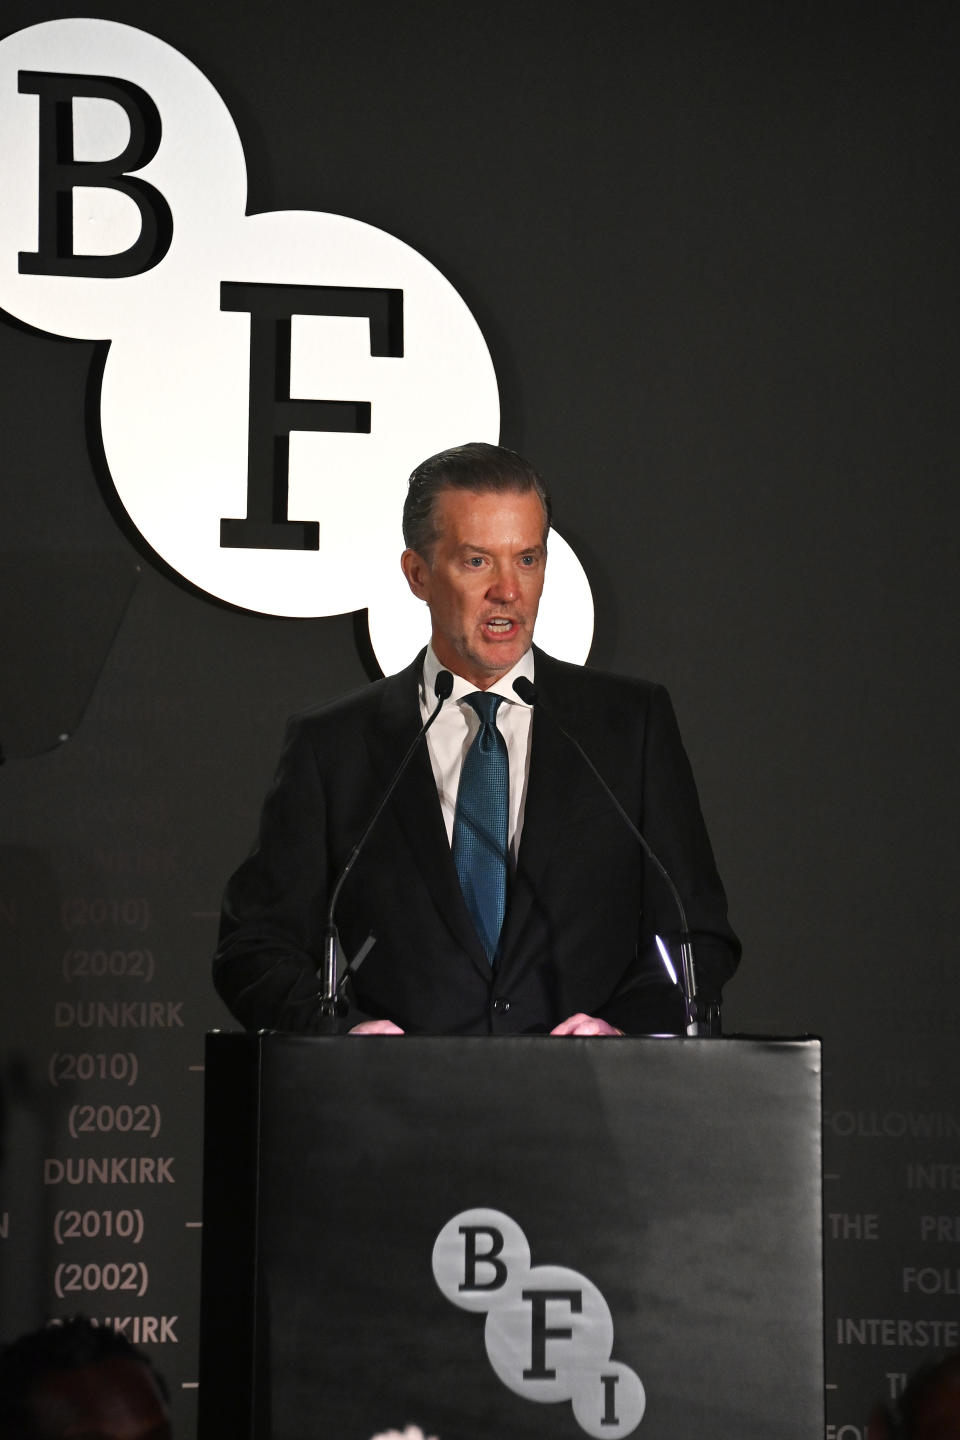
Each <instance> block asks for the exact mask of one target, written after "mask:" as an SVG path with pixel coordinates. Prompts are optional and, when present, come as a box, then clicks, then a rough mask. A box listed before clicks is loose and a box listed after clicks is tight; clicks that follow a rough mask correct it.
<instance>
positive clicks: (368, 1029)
mask: <svg viewBox="0 0 960 1440" xmlns="http://www.w3.org/2000/svg"><path fill="white" fill-rule="evenodd" d="M347 1034H348V1035H402V1034H403V1031H402V1030H401V1029H400V1026H399V1025H394V1023H393V1021H392V1020H363V1021H361V1023H360V1024H359V1025H354V1027H353V1029H352V1030H348V1031H347Z"/></svg>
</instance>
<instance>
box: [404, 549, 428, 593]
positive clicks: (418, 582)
mask: <svg viewBox="0 0 960 1440" xmlns="http://www.w3.org/2000/svg"><path fill="white" fill-rule="evenodd" d="M400 568H401V570H402V571H403V573H404V575H405V576H406V577H407V584H408V585H409V586H410V589H411V590H412V591H413V593H414V595H416V597H417V599H418V600H424V601H427V602H428V603H429V599H430V566H429V565H428V564H427V562H426V560H424V558H423V556H422V555H418V553H417V551H416V550H404V552H403V554H402V555H401V556H400Z"/></svg>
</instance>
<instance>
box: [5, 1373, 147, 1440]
mask: <svg viewBox="0 0 960 1440" xmlns="http://www.w3.org/2000/svg"><path fill="white" fill-rule="evenodd" d="M29 1404H30V1410H31V1412H32V1415H33V1419H34V1423H35V1426H36V1432H37V1434H38V1435H40V1436H42V1437H43V1440H170V1436H171V1430H170V1418H169V1415H168V1413H167V1406H166V1402H165V1401H164V1399H163V1396H162V1395H161V1394H160V1391H159V1390H158V1388H157V1382H156V1381H155V1379H154V1378H153V1375H152V1373H151V1371H150V1370H149V1369H148V1368H147V1366H146V1365H144V1364H143V1363H142V1361H140V1360H136V1359H133V1358H127V1357H125V1356H112V1357H111V1358H110V1359H109V1360H100V1361H98V1362H97V1363H96V1364H94V1365H86V1366H84V1367H83V1368H82V1369H78V1370H61V1371H60V1372H59V1373H57V1374H53V1375H48V1376H47V1377H46V1378H45V1380H44V1381H43V1384H42V1386H41V1387H40V1388H39V1389H38V1390H37V1392H36V1393H35V1394H34V1395H32V1396H31V1399H30V1402H29Z"/></svg>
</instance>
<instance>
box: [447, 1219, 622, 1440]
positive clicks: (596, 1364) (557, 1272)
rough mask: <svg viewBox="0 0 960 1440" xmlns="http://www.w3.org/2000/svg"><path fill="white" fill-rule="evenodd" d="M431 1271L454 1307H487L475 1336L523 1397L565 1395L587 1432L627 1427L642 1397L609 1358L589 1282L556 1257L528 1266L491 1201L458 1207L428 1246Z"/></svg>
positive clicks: (602, 1315)
mask: <svg viewBox="0 0 960 1440" xmlns="http://www.w3.org/2000/svg"><path fill="white" fill-rule="evenodd" d="M433 1274H434V1278H435V1280H436V1282H437V1284H438V1286H439V1287H440V1289H441V1291H442V1292H443V1294H444V1295H445V1296H446V1297H447V1299H448V1300H452V1301H453V1303H454V1305H459V1306H460V1308H461V1309H462V1310H482V1311H486V1312H487V1320H486V1324H485V1326H484V1343H485V1345H486V1349H487V1356H488V1357H489V1360H490V1364H491V1365H492V1366H493V1369H494V1371H495V1372H496V1374H497V1375H498V1376H499V1378H500V1379H501V1380H502V1381H503V1383H504V1385H506V1386H508V1387H509V1389H511V1390H513V1391H514V1393H515V1394H517V1395H522V1396H523V1398H524V1399H525V1400H538V1401H544V1402H545V1401H557V1400H569V1401H570V1402H571V1403H572V1405H573V1413H574V1415H575V1417H576V1420H577V1424H578V1425H579V1426H580V1428H581V1430H585V1431H586V1433H587V1434H588V1435H598V1436H602V1435H611V1436H620V1435H629V1434H630V1432H631V1431H632V1430H634V1429H636V1427H637V1426H638V1425H639V1424H640V1421H641V1420H642V1419H643V1412H644V1408H645V1406H646V1397H645V1395H644V1391H643V1385H642V1384H641V1383H640V1379H639V1377H638V1376H637V1375H636V1374H635V1373H634V1371H633V1370H631V1369H630V1368H629V1367H628V1366H626V1365H622V1364H620V1363H619V1362H618V1361H616V1360H611V1358H610V1356H611V1353H612V1350H613V1320H612V1319H611V1316H610V1309H609V1307H608V1305H607V1302H606V1301H605V1300H604V1298H603V1296H602V1295H601V1294H600V1291H599V1290H598V1289H597V1287H596V1286H595V1285H594V1284H592V1283H591V1281H589V1280H588V1279H586V1277H585V1276H583V1275H578V1274H577V1272H576V1271H575V1270H567V1269H565V1268H563V1267H562V1266H559V1265H537V1266H534V1267H531V1264H530V1246H529V1245H528V1243H527V1237H526V1236H525V1235H524V1233H523V1231H522V1230H521V1229H520V1226H519V1225H518V1224H517V1223H516V1222H515V1221H514V1220H511V1219H510V1216H509V1215H504V1214H503V1213H502V1212H501V1211H500V1210H485V1209H477V1210H464V1211H463V1212H462V1214H460V1215H455V1216H454V1217H453V1219H452V1220H449V1221H448V1222H447V1224H446V1225H444V1227H443V1229H442V1230H441V1231H440V1234H439V1235H438V1236H437V1240H436V1243H435V1245H434V1247H433Z"/></svg>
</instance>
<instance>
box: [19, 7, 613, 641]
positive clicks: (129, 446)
mask: <svg viewBox="0 0 960 1440" xmlns="http://www.w3.org/2000/svg"><path fill="white" fill-rule="evenodd" d="M319 123H320V122H319V117H318V124H319ZM329 143H331V142H330V140H329V137H318V139H317V142H316V152H317V156H318V163H319V158H320V157H322V153H323V147H324V145H325V144H329ZM0 174H2V181H3V205H2V207H0V306H2V307H3V308H4V309H5V310H7V311H8V312H9V313H10V314H12V315H15V316H17V317H18V318H19V319H20V320H22V321H24V322H26V323H27V324H29V325H32V326H34V327H36V328H37V329H40V330H45V331H49V332H51V333H53V334H55V335H66V336H74V337H79V338H87V339H95V340H109V341H110V342H111V343H110V348H109V352H108V354H107V359H106V365H105V368H104V372H103V381H102V387H101V401H100V422H101V432H102V439H103V452H104V457H105V459H106V463H107V467H108V469H109V474H110V479H111V481H112V483H113V485H114V487H115V488H116V491H117V494H118V496H119V498H120V500H121V502H122V504H123V506H124V508H125V509H126V511H127V513H128V515H129V516H130V519H131V520H132V522H133V524H134V525H135V526H136V528H137V529H138V530H139V532H140V534H141V535H142V536H143V537H144V539H145V540H146V541H147V542H148V544H149V545H150V546H151V547H152V548H153V550H154V551H156V553H157V554H158V555H160V556H161V557H162V558H163V559H164V560H165V561H166V562H167V563H168V564H169V565H170V566H172V567H173V569H174V570H176V571H177V572H178V573H179V574H181V575H183V576H184V577H186V579H187V580H189V581H190V582H191V583H192V584H194V585H196V586H197V587H199V588H200V589H201V590H204V591H206V592H208V593H209V594H211V595H215V596H218V597H219V598H221V599H223V600H226V601H229V602H230V603H232V604H234V605H237V606H240V607H242V608H244V609H248V610H256V611H260V612H263V613H266V614H272V615H290V616H318V615H335V614H341V613H343V612H346V611H353V610H361V609H364V608H367V609H368V610H369V618H370V633H371V639H372V641H373V644H374V649H375V650H376V652H377V655H378V658H379V659H380V661H381V664H382V665H383V668H384V669H394V668H396V666H397V664H402V663H405V662H406V661H407V660H408V659H409V658H410V656H411V654H412V653H413V650H414V649H415V648H416V646H415V645H414V644H412V640H414V639H416V641H417V642H418V643H419V639H420V633H419V632H423V633H425V631H426V621H425V612H424V611H423V609H422V607H421V606H419V604H418V602H417V601H415V600H414V599H413V598H412V597H411V596H410V595H409V594H408V592H407V590H406V586H405V584H404V582H403V580H402V578H401V576H400V573H399V567H398V564H397V558H398V555H399V552H400V549H401V540H400V522H399V516H400V509H401V505H402V501H403V495H404V490H405V481H406V477H407V475H408V474H409V472H410V471H411V469H412V468H413V467H414V465H416V464H417V463H418V462H419V461H420V460H422V459H424V458H425V457H426V456H427V455H430V454H434V453H435V452H436V451H438V450H441V449H445V448H446V447H447V446H448V445H456V444H460V443H462V442H463V441H465V440H492V441H495V440H496V439H497V436H498V431H499V397H498V393H497V383H496V376H495V374H494V370H493V365H492V362H491V359H490V355H489V352H488V350H487V346H486V344H485V342H484V339H483V336H482V334H481V333H480V329H479V327H478V326H477V323H476V321H475V320H474V318H473V316H472V315H471V314H470V311H469V310H468V309H467V307H466V305H465V304H464V302H463V300H462V299H461V298H460V296H459V295H458V294H457V292H456V291H455V290H454V289H453V287H452V286H451V285H450V284H449V282H448V281H447V280H445V279H444V277H443V276H442V275H441V274H440V273H439V271H438V270H436V269H435V268H434V267H433V266H432V265H431V264H430V263H429V262H428V261H427V260H425V259H424V258H423V256H422V255H419V254H418V253H417V252H416V251H415V250H412V249H411V248H410V247H409V246H408V245H405V244H403V242H402V241H400V240H398V239H396V238H395V237H394V236H392V235H388V234H386V233H385V232H384V231H382V230H377V229H374V228H373V227H372V226H370V225H365V224H363V223H361V222H360V221H358V220H352V219H348V218H347V217H345V216H342V215H330V214H321V213H319V212H314V211H283V212H281V211H276V212H271V213H266V214H257V215H248V214H246V204H247V175H246V164H245V160H244V154H243V148H242V145H241V142H240V137H239V135H238V134H237V130H236V127H235V125H234V123H233V119H232V117H231V116H230V113H229V111H228V110H227V108H226V106H225V105H224V103H223V101H222V100H221V98H220V96H219V95H218V94H217V92H216V91H215V90H214V88H213V86H212V85H211V84H210V82H209V81H208V80H207V79H206V78H205V77H204V76H203V75H202V74H201V73H200V71H199V70H197V69H196V67H195V66H193V65H192V64H191V63H190V62H189V61H188V60H186V59H185V58H184V56H183V55H181V54H180V53H179V52H178V51H176V50H174V49H172V48H171V47H170V46H169V45H166V44H164V43H163V42H162V41H160V40H157V39H156V38H155V37H153V36H152V35H147V34H145V33H144V32H143V31H140V30H135V29H132V28H130V27H129V26H126V25H118V24H113V23H112V22H108V21H103V20H90V19H75V20H54V21H50V22H47V23H44V24H40V25H35V26H32V27H31V28H29V29H26V30H21V31H19V32H17V33H16V34H14V35H10V36H8V37H7V38H6V39H5V40H3V41H2V42H0ZM592 623H593V606H592V599H591V595H590V589H589V585H588V583H587V580H586V577H585V575H584V573H583V569H582V567H581V566H580V564H579V561H578V560H577V559H576V556H575V555H574V554H573V551H572V550H571V549H570V547H569V546H568V545H566V544H565V542H564V541H563V540H561V539H560V537H559V536H557V535H556V534H554V535H553V536H552V537H551V542H550V566H549V567H548V580H547V589H546V591H545V594H544V604H543V610H542V612H541V629H540V632H539V635H538V638H539V639H540V640H541V642H542V643H544V644H545V645H546V648H548V649H550V650H553V651H554V653H557V654H559V655H561V656H563V657H564V658H567V659H572V660H583V659H585V658H586V654H587V651H588V650H589V646H590V638H591V634H592ZM400 637H402V638H400Z"/></svg>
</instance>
